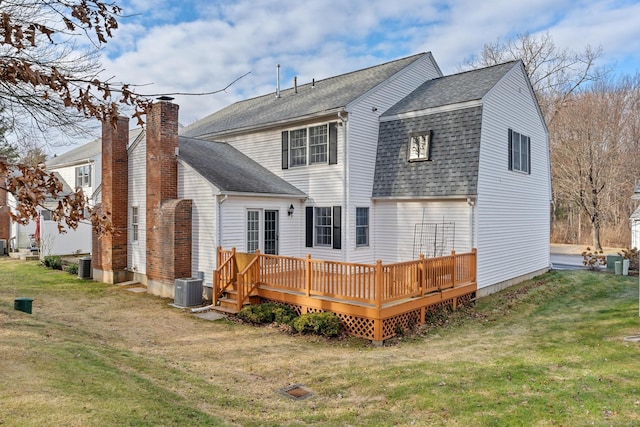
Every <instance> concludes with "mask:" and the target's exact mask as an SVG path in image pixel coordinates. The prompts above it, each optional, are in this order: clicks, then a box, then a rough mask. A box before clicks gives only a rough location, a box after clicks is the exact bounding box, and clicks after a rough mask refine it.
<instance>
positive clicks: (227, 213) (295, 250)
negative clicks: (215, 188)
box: [219, 196, 304, 257]
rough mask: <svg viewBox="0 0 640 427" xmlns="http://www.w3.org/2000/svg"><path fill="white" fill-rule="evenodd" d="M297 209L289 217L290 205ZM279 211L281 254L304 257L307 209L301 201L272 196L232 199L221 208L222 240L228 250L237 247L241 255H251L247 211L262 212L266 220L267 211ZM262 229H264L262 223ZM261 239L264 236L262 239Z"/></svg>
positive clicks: (234, 197)
mask: <svg viewBox="0 0 640 427" xmlns="http://www.w3.org/2000/svg"><path fill="white" fill-rule="evenodd" d="M292 204H293V206H294V213H293V215H287V214H286V212H287V210H288V209H289V206H290V205H292ZM265 210H274V211H278V212H279V214H278V221H279V223H278V252H279V253H280V254H286V255H287V256H294V257H301V256H303V255H304V254H303V252H302V251H301V250H302V247H303V246H304V234H303V230H304V207H303V206H302V205H301V204H300V201H298V200H291V199H283V198H275V197H274V198H272V197H244V196H229V197H228V198H227V199H226V200H225V202H224V203H222V204H221V205H220V215H221V217H220V221H219V223H220V224H221V230H220V234H221V241H220V245H221V246H222V247H223V248H225V249H230V248H232V247H235V248H236V249H237V250H238V252H248V249H249V248H248V247H247V212H248V211H259V212H260V221H264V211H265ZM260 225H261V227H260V229H261V230H263V226H264V223H263V222H262V223H261V224H260ZM261 238H262V236H261Z"/></svg>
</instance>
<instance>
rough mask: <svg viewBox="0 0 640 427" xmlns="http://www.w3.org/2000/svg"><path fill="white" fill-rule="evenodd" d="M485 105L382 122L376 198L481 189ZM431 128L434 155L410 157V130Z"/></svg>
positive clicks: (448, 194)
mask: <svg viewBox="0 0 640 427" xmlns="http://www.w3.org/2000/svg"><path fill="white" fill-rule="evenodd" d="M481 127H482V107H481V106H476V107H472V108H465V109H457V110H453V111H443V112H438V113H434V114H429V115H421V116H418V117H410V118H406V119H398V120H394V121H386V122H382V123H380V132H379V136H378V151H377V155H376V167H375V172H374V181H373V194H372V196H373V197H374V198H450V197H458V198H463V197H468V196H474V195H477V188H478V166H479V159H480V131H481ZM423 131H431V132H432V133H431V137H432V138H431V141H430V145H431V147H430V150H429V151H430V156H429V157H430V160H426V161H417V162H409V161H408V158H409V156H408V149H409V134H410V133H411V132H423Z"/></svg>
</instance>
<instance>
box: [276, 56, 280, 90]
mask: <svg viewBox="0 0 640 427" xmlns="http://www.w3.org/2000/svg"><path fill="white" fill-rule="evenodd" d="M276 98H280V64H277V65H276Z"/></svg>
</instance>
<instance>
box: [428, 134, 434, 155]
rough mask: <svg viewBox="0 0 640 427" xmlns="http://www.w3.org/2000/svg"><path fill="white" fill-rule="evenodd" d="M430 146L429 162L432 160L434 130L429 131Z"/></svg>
mask: <svg viewBox="0 0 640 427" xmlns="http://www.w3.org/2000/svg"><path fill="white" fill-rule="evenodd" d="M428 144H429V146H428V147H427V160H431V147H432V146H433V130H429V142H428Z"/></svg>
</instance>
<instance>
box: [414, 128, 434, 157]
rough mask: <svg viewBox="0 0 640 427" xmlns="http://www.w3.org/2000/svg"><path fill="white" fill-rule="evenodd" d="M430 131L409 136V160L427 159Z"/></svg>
mask: <svg viewBox="0 0 640 427" xmlns="http://www.w3.org/2000/svg"><path fill="white" fill-rule="evenodd" d="M430 139H431V138H430V132H428V133H420V134H412V135H411V136H409V161H416V160H429V144H430V141H429V140H430Z"/></svg>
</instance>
